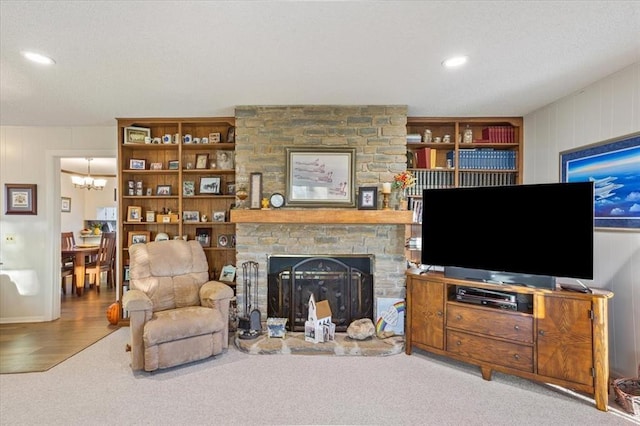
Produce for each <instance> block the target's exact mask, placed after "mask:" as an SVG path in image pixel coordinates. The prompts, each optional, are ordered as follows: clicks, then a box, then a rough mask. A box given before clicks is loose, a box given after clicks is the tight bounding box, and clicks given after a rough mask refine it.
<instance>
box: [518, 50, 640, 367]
mask: <svg viewBox="0 0 640 426" xmlns="http://www.w3.org/2000/svg"><path fill="white" fill-rule="evenodd" d="M638 131H640V63H636V64H634V65H632V66H630V67H627V68H625V69H623V70H621V71H619V72H617V73H615V74H613V75H611V76H609V77H607V78H604V79H602V80H600V81H598V82H596V83H594V84H592V85H590V86H588V87H586V88H584V89H583V90H580V91H579V92H577V93H574V94H572V95H570V96H567V97H565V98H562V99H559V100H557V101H556V102H554V103H552V104H550V105H547V106H545V107H544V108H541V109H539V110H537V111H535V112H533V113H531V114H528V115H527V116H525V117H524V132H525V136H524V182H525V183H541V182H558V181H559V180H560V175H559V172H560V167H559V163H560V152H562V151H565V150H568V149H573V148H578V147H580V146H584V145H589V144H592V143H596V142H600V141H604V140H607V139H611V138H614V137H619V136H624V135H627V134H630V133H634V132H638ZM638 173H640V170H639V171H638ZM570 255H571V247H570V246H569V247H567V256H570ZM594 260H595V264H594V280H593V281H592V282H589V283H587V284H588V285H590V286H593V287H601V288H606V289H608V290H611V291H613V292H614V297H613V299H612V300H611V302H610V303H609V335H610V336H609V361H610V365H611V371H612V374H614V375H621V376H624V377H635V376H636V375H637V371H638V366H639V365H640V231H636V232H621V231H607V230H597V231H596V232H595V236H594Z"/></svg>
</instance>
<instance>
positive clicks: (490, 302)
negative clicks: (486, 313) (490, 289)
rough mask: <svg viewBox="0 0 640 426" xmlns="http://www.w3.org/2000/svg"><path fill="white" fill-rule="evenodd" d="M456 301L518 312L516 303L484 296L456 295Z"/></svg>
mask: <svg viewBox="0 0 640 426" xmlns="http://www.w3.org/2000/svg"><path fill="white" fill-rule="evenodd" d="M456 300H457V301H458V302H463V303H473V304H474V305H482V306H488V307H491V308H500V309H508V310H511V311H517V310H518V304H517V303H516V302H509V301H507V300H500V299H492V298H487V297H482V296H470V295H468V294H456Z"/></svg>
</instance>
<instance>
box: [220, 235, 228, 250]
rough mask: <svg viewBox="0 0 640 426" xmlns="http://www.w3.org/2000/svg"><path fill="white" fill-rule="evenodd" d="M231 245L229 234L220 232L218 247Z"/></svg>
mask: <svg viewBox="0 0 640 426" xmlns="http://www.w3.org/2000/svg"><path fill="white" fill-rule="evenodd" d="M229 245H230V241H229V235H228V234H220V235H218V247H222V248H227V247H229Z"/></svg>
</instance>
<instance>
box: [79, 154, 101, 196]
mask: <svg viewBox="0 0 640 426" xmlns="http://www.w3.org/2000/svg"><path fill="white" fill-rule="evenodd" d="M91 160H93V158H87V175H86V176H71V183H73V186H75V187H76V188H80V189H86V190H89V191H91V190H92V189H95V190H98V191H101V190H103V189H104V187H105V185H106V184H107V180H106V179H94V178H92V177H91Z"/></svg>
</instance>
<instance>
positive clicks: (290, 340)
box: [234, 332, 404, 356]
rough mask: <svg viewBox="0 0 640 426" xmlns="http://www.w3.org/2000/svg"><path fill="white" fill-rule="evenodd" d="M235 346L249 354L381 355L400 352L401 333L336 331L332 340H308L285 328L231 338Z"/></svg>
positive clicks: (300, 333) (402, 340) (401, 349)
mask: <svg viewBox="0 0 640 426" xmlns="http://www.w3.org/2000/svg"><path fill="white" fill-rule="evenodd" d="M234 343H235V346H236V347H237V348H238V349H239V350H241V351H242V352H245V353H248V354H252V355H259V354H261V355H268V354H294V355H362V356H385V355H395V354H399V353H403V352H404V336H393V337H389V338H387V339H378V338H377V337H375V336H374V337H370V338H369V339H366V340H353V339H351V338H350V337H348V336H347V334H346V333H336V338H335V340H334V341H331V342H325V343H311V342H307V341H305V340H304V333H302V332H287V333H286V336H285V338H278V337H268V336H267V333H266V332H265V333H263V334H261V335H260V336H258V337H257V338H255V339H241V338H240V337H239V335H238V334H236V335H235V338H234Z"/></svg>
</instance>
